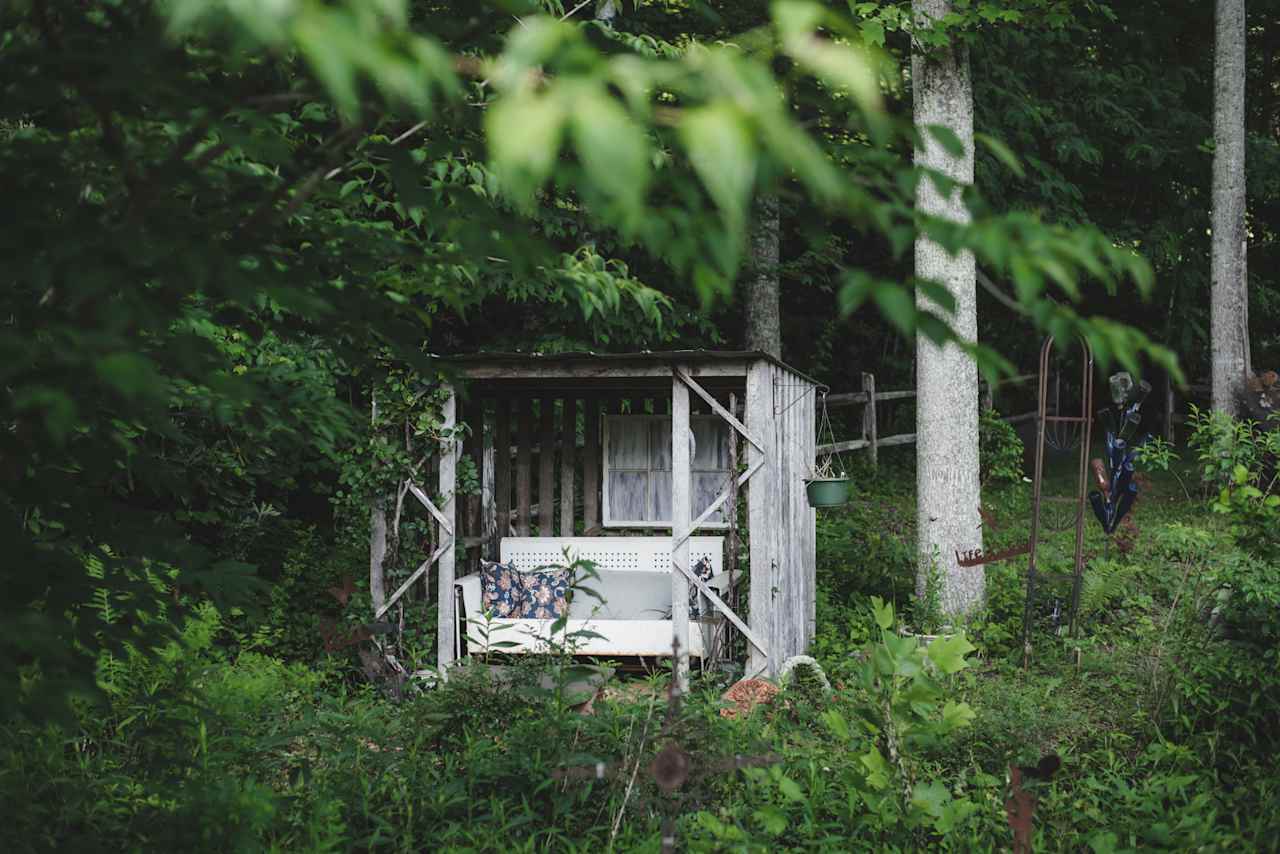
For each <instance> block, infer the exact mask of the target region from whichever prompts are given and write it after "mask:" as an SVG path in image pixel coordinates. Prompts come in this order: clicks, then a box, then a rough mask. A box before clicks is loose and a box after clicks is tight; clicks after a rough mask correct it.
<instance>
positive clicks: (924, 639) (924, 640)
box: [899, 626, 956, 649]
mask: <svg viewBox="0 0 1280 854" xmlns="http://www.w3.org/2000/svg"><path fill="white" fill-rule="evenodd" d="M938 632H939V633H938V634H936V635H928V634H919V633H917V632H913V631H911V630H910V629H907V628H903V629H902V630H900V632H899V633H900V634H901V635H903V636H904V637H913V638H915V639H916V640H917V641H919V643H920V646H922V647H924V648H925V649H928V648H929V644H931V643H933V642H934V641H936V640H938V639H939V638H949V637H951V636H953V635H954V634H955V633H956V631H955V629H954V628H953V627H951V626H943V627H942V628H941V629H939V630H938Z"/></svg>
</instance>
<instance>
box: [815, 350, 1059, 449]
mask: <svg viewBox="0 0 1280 854" xmlns="http://www.w3.org/2000/svg"><path fill="white" fill-rule="evenodd" d="M1038 376H1039V375H1038V374H1021V375H1019V376H1016V377H1010V378H1009V379H1006V380H1001V381H999V382H997V383H996V384H995V385H994V387H993V386H991V385H989V384H987V383H985V382H984V383H979V385H978V393H979V394H980V395H981V401H982V408H983V409H984V410H985V409H991V408H993V406H994V403H995V393H996V391H998V390H999V389H1000V388H1007V387H1010V386H1015V385H1021V384H1022V383H1026V382H1030V381H1032V380H1035V379H1036V378H1037V377H1038ZM915 396H916V392H915V390H914V389H907V390H903V391H876V377H875V374H871V373H865V372H864V373H863V374H862V391H853V392H846V393H842V394H829V395H827V407H828V408H831V409H835V408H840V407H845V406H861V407H862V437H861V438H858V439H850V440H848V441H844V442H834V443H831V444H826V445H819V446H818V448H817V452H818V453H819V454H833V453H837V452H841V451H859V450H862V449H863V448H866V449H867V452H868V455H869V458H870V462H871V465H872V467H875V466H876V464H877V463H878V462H879V456H880V449H881V448H888V447H892V446H894V445H913V444H915V441H916V434H915V433H899V434H897V435H894V436H881V435H880V433H879V429H878V426H877V425H878V421H879V419H878V408H877V404H880V403H886V402H888V401H893V400H911V399H913V398H915ZM1035 417H1036V411H1035V410H1034V409H1033V410H1031V411H1030V412H1023V413H1019V414H1017V415H1006V416H1004V417H1002V418H1001V420H1002V421H1006V422H1008V423H1009V424H1019V423H1021V422H1023V421H1032V420H1034V419H1035Z"/></svg>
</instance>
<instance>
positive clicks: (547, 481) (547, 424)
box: [538, 397, 556, 537]
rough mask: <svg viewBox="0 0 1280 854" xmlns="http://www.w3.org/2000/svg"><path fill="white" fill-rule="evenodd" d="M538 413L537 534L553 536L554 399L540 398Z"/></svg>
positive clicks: (554, 532)
mask: <svg viewBox="0 0 1280 854" xmlns="http://www.w3.org/2000/svg"><path fill="white" fill-rule="evenodd" d="M539 409H540V410H541V411H540V412H539V413H538V536H539V537H554V536H555V535H556V531H555V518H556V515H555V510H556V482H555V479H556V434H555V427H554V417H555V411H556V401H555V398H553V397H544V398H543V399H542V403H541V406H540V407H539Z"/></svg>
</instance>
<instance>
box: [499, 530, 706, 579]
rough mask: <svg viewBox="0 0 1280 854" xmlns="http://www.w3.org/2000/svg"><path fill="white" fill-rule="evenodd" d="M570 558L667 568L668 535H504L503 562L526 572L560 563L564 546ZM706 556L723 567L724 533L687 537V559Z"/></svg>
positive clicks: (614, 566)
mask: <svg viewBox="0 0 1280 854" xmlns="http://www.w3.org/2000/svg"><path fill="white" fill-rule="evenodd" d="M566 547H567V548H568V549H569V554H570V556H571V559H578V558H582V559H585V560H590V561H594V562H595V565H596V568H597V569H609V570H622V571H626V570H639V571H642V572H670V571H671V538H670V537H504V538H503V539H502V543H501V545H500V547H499V552H500V557H501V559H502V562H503V563H514V564H515V565H516V569H519V570H522V571H525V572H528V571H529V570H533V569H537V568H538V567H540V566H563V565H564V564H565V555H564V550H565V548H566ZM703 557H706V558H710V560H711V566H712V570H713V572H712V574H713V575H718V574H720V572H721V571H722V570H723V569H724V537H690V539H689V562H690V563H691V564H693V563H697V562H698V561H699V560H700V559H702V558H703Z"/></svg>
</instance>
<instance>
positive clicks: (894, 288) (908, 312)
mask: <svg viewBox="0 0 1280 854" xmlns="http://www.w3.org/2000/svg"><path fill="white" fill-rule="evenodd" d="M871 297H872V299H874V300H875V302H876V307H877V308H879V309H880V313H881V314H883V315H884V316H885V319H887V320H888V321H889V322H890V323H892V324H893V325H894V326H896V327H897V328H898V331H900V332H902V333H903V334H904V335H906V334H910V333H912V332H914V331H915V328H916V301H915V296H914V295H913V294H912V293H911V292H910V291H909V290H907V289H906V288H905V287H903V286H901V285H897V284H894V283H893V282H876V284H875V287H874V288H873V289H872V291H871Z"/></svg>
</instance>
